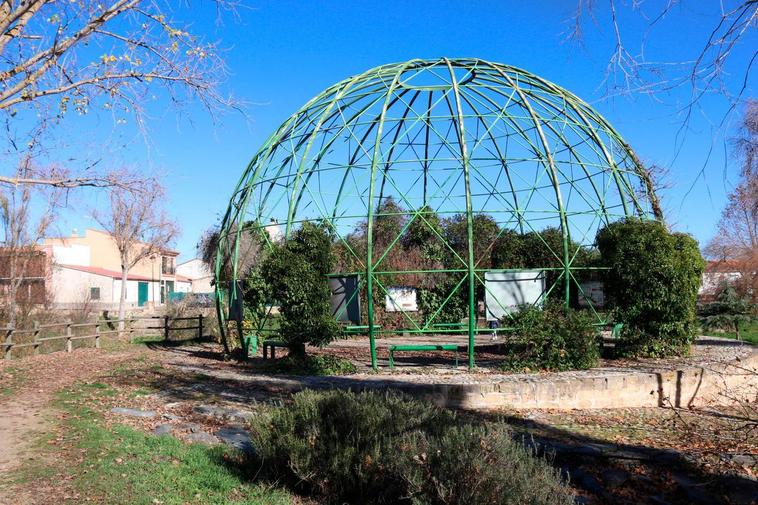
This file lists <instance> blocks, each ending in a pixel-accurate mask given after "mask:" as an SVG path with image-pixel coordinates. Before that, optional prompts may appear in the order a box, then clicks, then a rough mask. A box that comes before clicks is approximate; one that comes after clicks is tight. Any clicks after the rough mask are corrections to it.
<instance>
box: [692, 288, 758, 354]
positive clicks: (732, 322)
mask: <svg viewBox="0 0 758 505" xmlns="http://www.w3.org/2000/svg"><path fill="white" fill-rule="evenodd" d="M698 315H699V317H700V325H701V326H702V327H703V328H705V329H708V330H710V329H714V328H718V329H722V330H724V329H726V330H734V332H735V336H736V337H737V340H740V326H743V327H744V326H746V325H748V324H750V323H752V322H754V321H755V320H756V315H755V306H754V305H753V304H752V303H750V301H749V299H748V298H747V297H740V296H739V295H738V294H737V290H736V289H734V286H731V285H729V284H726V283H725V284H723V285H721V286H720V287H719V292H718V294H717V295H716V299H715V300H713V301H712V302H710V303H707V304H705V305H704V306H703V307H701V309H700V310H699V314H698Z"/></svg>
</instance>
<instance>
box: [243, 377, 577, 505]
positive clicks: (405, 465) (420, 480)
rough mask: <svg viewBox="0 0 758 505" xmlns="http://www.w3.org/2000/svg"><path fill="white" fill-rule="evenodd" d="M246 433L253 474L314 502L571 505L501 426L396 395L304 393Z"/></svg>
mask: <svg viewBox="0 0 758 505" xmlns="http://www.w3.org/2000/svg"><path fill="white" fill-rule="evenodd" d="M252 430H253V439H254V440H253V441H254V444H255V446H256V448H257V456H256V458H257V460H255V461H252V462H251V463H252V464H253V465H255V468H259V467H260V468H261V469H262V471H263V472H268V475H267V476H268V478H270V479H272V480H276V481H278V482H284V483H287V484H289V485H290V486H291V487H293V488H295V489H296V490H298V491H300V492H306V493H309V494H316V495H318V496H319V497H320V498H322V500H320V501H324V502H329V503H360V504H364V503H415V504H442V503H446V504H464V503H465V504H466V505H479V504H493V505H494V504H502V503H505V504H509V503H514V504H515V503H530V504H553V503H554V504H564V503H565V504H569V503H573V498H572V495H571V493H570V491H569V490H568V489H567V488H566V487H565V486H564V485H563V483H562V482H561V480H560V478H559V477H558V475H557V474H556V472H555V471H554V470H553V469H551V468H550V467H549V465H548V464H547V463H546V462H545V461H543V460H541V459H537V458H534V457H532V455H530V454H529V453H528V452H527V451H526V450H525V449H524V448H523V447H522V446H521V445H519V444H518V443H516V442H514V441H513V440H512V439H511V437H510V433H509V431H508V430H507V428H506V427H505V426H504V425H497V426H492V427H474V426H469V425H467V424H465V423H462V422H461V421H460V420H459V419H457V418H456V416H455V415H454V414H453V413H451V412H450V411H447V410H443V409H439V408H437V407H434V406H433V405H431V404H429V403H423V402H419V401H416V400H412V399H410V398H408V397H406V396H404V395H400V394H396V393H376V392H362V393H351V392H346V391H329V392H324V393H316V392H312V391H304V392H302V393H298V394H296V395H294V397H293V403H292V404H291V405H288V406H286V407H282V408H280V409H277V410H276V411H275V412H274V413H273V414H272V415H271V418H270V419H269V420H268V422H265V423H255V424H254V425H253V426H252Z"/></svg>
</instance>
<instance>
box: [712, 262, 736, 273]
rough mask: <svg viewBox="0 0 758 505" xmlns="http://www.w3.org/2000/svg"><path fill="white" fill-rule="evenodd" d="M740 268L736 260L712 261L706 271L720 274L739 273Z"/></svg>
mask: <svg viewBox="0 0 758 505" xmlns="http://www.w3.org/2000/svg"><path fill="white" fill-rule="evenodd" d="M740 266H741V265H740V263H739V262H737V261H734V260H711V261H708V262H707V264H706V265H705V271H706V272H720V273H731V272H739V271H740Z"/></svg>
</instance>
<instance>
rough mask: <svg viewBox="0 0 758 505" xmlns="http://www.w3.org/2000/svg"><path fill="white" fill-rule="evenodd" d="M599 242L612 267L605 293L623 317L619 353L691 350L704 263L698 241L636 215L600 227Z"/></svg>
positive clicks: (617, 315)
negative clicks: (635, 216) (671, 231)
mask: <svg viewBox="0 0 758 505" xmlns="http://www.w3.org/2000/svg"><path fill="white" fill-rule="evenodd" d="M596 242H597V246H598V249H599V250H600V254H601V257H602V263H603V264H604V265H605V266H608V267H610V271H608V273H607V275H606V277H605V294H606V297H607V299H608V302H609V303H610V305H611V306H612V307H613V309H614V315H615V318H616V320H618V321H619V322H622V323H624V328H623V329H622V332H621V339H620V342H619V344H618V346H617V348H618V352H619V354H620V355H622V356H652V357H655V356H670V355H683V354H687V353H688V352H689V348H690V344H691V343H692V339H693V335H694V332H695V331H696V328H697V320H696V312H695V308H696V303H697V292H698V289H699V287H700V282H701V279H702V275H703V270H704V268H705V261H704V260H703V258H702V256H701V255H700V249H699V248H698V244H697V241H696V240H695V239H694V238H692V237H691V236H689V235H686V234H683V233H670V232H669V231H668V230H667V229H666V227H665V226H664V224H663V223H661V222H659V221H649V220H641V219H636V218H632V219H626V220H624V221H618V222H615V223H611V224H609V225H607V226H606V227H604V228H602V229H601V230H600V231H599V232H598V234H597V239H596Z"/></svg>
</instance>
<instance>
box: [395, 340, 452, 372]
mask: <svg viewBox="0 0 758 505" xmlns="http://www.w3.org/2000/svg"><path fill="white" fill-rule="evenodd" d="M458 348H459V346H458V344H398V345H391V346H389V350H390V368H395V351H453V352H455V366H458Z"/></svg>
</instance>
